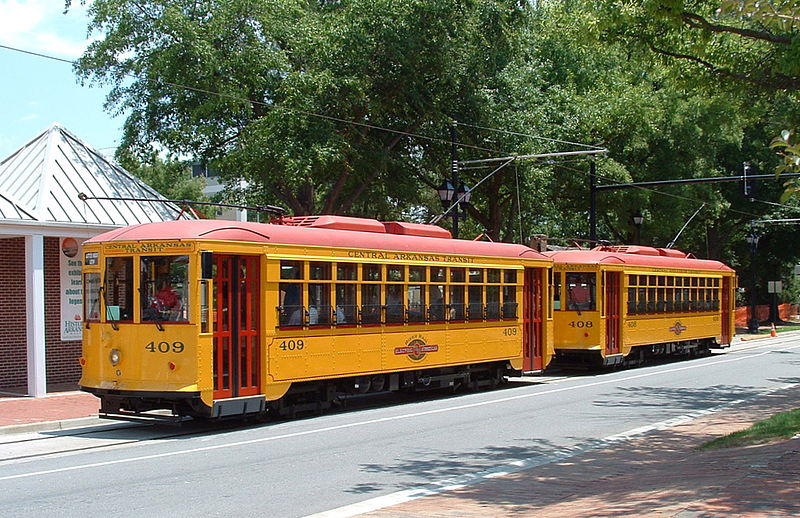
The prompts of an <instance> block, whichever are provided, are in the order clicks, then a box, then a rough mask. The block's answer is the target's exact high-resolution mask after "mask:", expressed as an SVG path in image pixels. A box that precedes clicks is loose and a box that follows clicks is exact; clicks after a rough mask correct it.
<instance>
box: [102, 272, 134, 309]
mask: <svg viewBox="0 0 800 518" xmlns="http://www.w3.org/2000/svg"><path fill="white" fill-rule="evenodd" d="M133 291H134V290H133V257H109V258H107V259H106V283H105V289H104V290H103V293H102V295H103V302H104V303H105V306H106V321H109V322H118V321H123V322H131V321H132V320H133Z"/></svg>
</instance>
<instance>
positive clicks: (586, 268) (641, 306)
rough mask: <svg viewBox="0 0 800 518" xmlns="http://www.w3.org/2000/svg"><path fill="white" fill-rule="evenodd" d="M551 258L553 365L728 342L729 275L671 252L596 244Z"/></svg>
mask: <svg viewBox="0 0 800 518" xmlns="http://www.w3.org/2000/svg"><path fill="white" fill-rule="evenodd" d="M545 255H547V256H548V257H550V258H552V259H553V261H554V264H553V287H554V301H553V306H554V321H555V327H556V333H555V346H554V347H555V352H556V360H557V362H558V363H559V364H567V365H586V366H598V365H618V364H622V363H626V364H635V363H640V362H641V361H643V360H644V359H646V358H648V357H652V356H662V355H670V354H684V355H694V354H703V353H707V352H708V351H709V349H711V348H721V347H725V346H727V345H730V343H731V339H732V337H733V332H734V329H735V327H734V303H735V297H734V293H735V290H736V274H735V272H734V271H733V270H732V269H731V268H729V267H728V266H726V265H725V264H723V263H721V262H719V261H712V260H702V259H695V258H693V257H691V256H689V255H687V254H685V253H683V252H680V251H678V250H671V249H663V248H652V247H645V246H603V247H598V248H594V249H592V250H564V251H559V252H546V254H545Z"/></svg>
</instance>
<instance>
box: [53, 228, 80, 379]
mask: <svg viewBox="0 0 800 518" xmlns="http://www.w3.org/2000/svg"><path fill="white" fill-rule="evenodd" d="M60 259H61V239H60V238H57V237H45V238H44V307H45V310H44V311H45V313H44V315H45V316H44V331H45V351H46V361H47V385H48V387H49V386H51V385H54V384H59V385H60V384H65V383H66V384H75V388H77V384H78V380H79V379H80V377H81V366H80V364H79V363H78V358H79V357H80V355H81V342H80V340H77V341H71V342H62V341H61V271H60ZM48 390H49V389H48Z"/></svg>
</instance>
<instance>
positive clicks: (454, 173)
mask: <svg viewBox="0 0 800 518" xmlns="http://www.w3.org/2000/svg"><path fill="white" fill-rule="evenodd" d="M456 126H457V123H456V121H453V122H452V123H451V124H450V178H451V179H452V180H453V188H454V189H455V194H454V199H456V198H455V196H458V133H457V132H456ZM459 205H460V204H458V203H457V204H456V206H455V207H453V211H454V214H453V239H458V218H460V217H461V213H460V212H461V211H460V207H459Z"/></svg>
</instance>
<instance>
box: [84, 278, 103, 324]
mask: <svg viewBox="0 0 800 518" xmlns="http://www.w3.org/2000/svg"><path fill="white" fill-rule="evenodd" d="M83 320H84V321H85V322H99V321H100V274H99V273H87V274H86V275H84V276H83Z"/></svg>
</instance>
